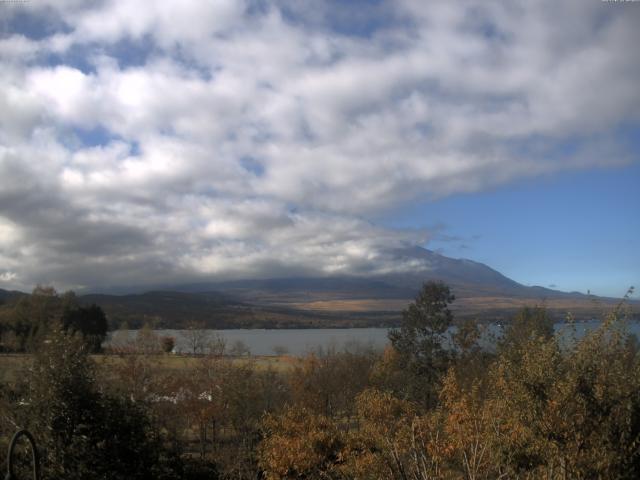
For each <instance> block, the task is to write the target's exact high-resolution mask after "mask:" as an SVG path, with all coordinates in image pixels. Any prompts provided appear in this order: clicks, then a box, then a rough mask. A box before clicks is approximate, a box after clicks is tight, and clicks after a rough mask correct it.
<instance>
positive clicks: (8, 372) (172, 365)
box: [0, 354, 300, 383]
mask: <svg viewBox="0 0 640 480" xmlns="http://www.w3.org/2000/svg"><path fill="white" fill-rule="evenodd" d="M91 358H92V359H93V360H94V361H95V362H96V363H97V364H98V365H100V366H103V367H110V366H117V365H118V364H120V363H122V361H123V358H122V357H121V356H119V355H91ZM147 358H148V359H149V360H150V361H151V362H153V364H154V365H155V366H157V367H158V368H160V369H161V370H165V371H180V370H190V369H192V368H195V367H196V366H197V364H198V362H199V361H200V360H201V358H202V357H194V356H186V355H148V356H147ZM31 360H32V356H31V355H29V354H2V355H0V382H3V383H4V382H14V381H16V380H17V379H18V378H20V376H21V375H22V373H21V372H22V371H24V370H25V369H26V368H27V367H28V366H29V363H30V362H31ZM299 361H300V360H299V359H298V358H296V357H290V356H288V355H282V356H253V357H243V358H233V359H232V362H233V363H234V364H236V365H242V364H247V363H250V362H253V364H254V365H255V368H256V369H257V370H259V371H264V370H269V369H271V370H275V371H278V372H288V371H291V370H292V369H293V368H294V367H295V365H296V364H297V363H298V362H299Z"/></svg>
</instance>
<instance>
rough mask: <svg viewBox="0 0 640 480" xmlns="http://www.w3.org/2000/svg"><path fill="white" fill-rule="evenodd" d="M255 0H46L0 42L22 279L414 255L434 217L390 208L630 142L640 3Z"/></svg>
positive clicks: (383, 266) (315, 268)
mask: <svg viewBox="0 0 640 480" xmlns="http://www.w3.org/2000/svg"><path fill="white" fill-rule="evenodd" d="M250 7H251V6H250V5H249V4H247V3H244V2H240V1H234V0H230V1H221V2H216V3H214V4H209V3H208V2H197V1H193V2H182V1H181V2H177V1H175V2H174V1H165V2H160V3H157V4H155V3H154V4H144V3H140V4H138V3H132V2H126V1H117V0H110V1H105V2H96V3H90V4H85V3H84V2H74V1H72V2H37V4H36V2H33V3H32V4H29V6H28V7H25V8H27V10H28V13H29V14H30V15H32V16H34V18H39V19H40V21H41V22H46V21H47V20H46V19H51V20H50V24H51V25H52V26H53V27H52V29H51V32H49V33H48V36H47V35H45V38H41V37H42V35H40V36H34V35H33V34H32V33H33V32H29V31H27V29H26V27H25V31H24V32H20V31H17V32H14V33H12V34H11V35H8V36H6V37H5V38H2V39H0V58H1V60H0V62H1V66H2V67H3V68H2V73H0V171H1V172H2V173H3V177H1V178H0V220H3V219H4V220H3V221H5V222H10V223H11V224H12V225H14V226H13V227H11V228H12V230H11V231H12V232H13V231H16V232H20V235H21V238H22V245H21V246H17V245H16V243H15V242H9V241H7V240H5V241H1V240H0V259H1V260H3V261H5V260H6V261H8V260H7V259H11V258H14V259H15V258H18V259H19V260H13V263H11V264H10V268H11V271H12V272H17V273H16V275H17V277H16V278H20V279H21V280H20V281H23V282H26V284H28V282H32V283H36V282H38V281H56V282H59V283H60V284H63V285H64V284H67V285H71V284H98V283H100V284H113V283H118V282H123V283H126V284H133V283H157V282H159V281H160V277H171V278H175V279H184V280H187V279H189V278H192V277H201V276H207V275H221V276H223V275H225V276H243V275H246V276H253V275H259V276H269V275H271V274H273V275H277V274H285V273H287V272H306V273H315V274H329V273H350V272H351V273H354V272H355V273H357V272H364V271H372V270H373V271H387V270H389V269H393V268H394V267H395V268H400V269H402V268H405V267H406V266H403V265H398V264H397V263H394V260H393V256H391V255H389V254H388V252H389V251H391V250H393V249H394V248H399V247H402V246H405V245H411V244H420V243H423V242H424V241H426V239H427V237H428V235H427V232H422V231H420V232H416V231H402V230H393V229H386V228H382V227H378V226H375V225H372V224H370V223H369V222H368V221H367V220H366V219H367V218H368V217H369V216H371V215H373V214H375V213H377V212H379V211H380V210H381V209H386V210H389V209H393V208H398V207H399V206H402V205H403V204H404V203H405V202H410V201H411V200H414V199H416V198H425V197H427V198H428V197H432V198H435V197H440V196H446V195H451V194H455V193H458V192H467V191H476V190H482V189H484V188H488V187H491V186H493V185H496V184H499V183H505V182H509V181H511V180H513V179H516V178H520V177H523V176H530V175H538V174H541V173H546V172H554V171H559V170H563V169H573V168H586V167H591V166H601V165H607V164H611V163H615V162H624V161H628V157H629V152H628V151H627V150H625V147H624V145H621V144H620V142H619V141H618V140H617V138H616V129H617V128H618V127H620V126H623V125H625V124H637V122H638V121H639V120H640V93H639V91H638V89H637V83H638V80H639V79H640V63H638V62H634V61H631V57H630V56H629V53H628V49H625V48H621V45H635V44H637V43H638V42H639V41H640V37H639V35H640V34H639V33H638V32H639V31H638V29H637V28H636V26H637V24H638V21H639V20H640V9H637V8H623V7H620V6H612V5H608V4H601V3H600V2H593V3H592V4H588V5H585V4H584V2H578V1H571V2H563V3H562V4H561V5H560V4H557V2H546V1H545V2H533V3H531V2H518V3H512V4H509V5H506V4H504V3H503V2H473V1H469V2H464V3H462V4H453V3H451V2H430V3H429V4H428V5H427V4H425V3H424V2H412V1H397V2H383V3H382V4H381V5H379V6H377V7H376V8H372V9H371V11H368V12H361V13H362V15H361V16H360V17H358V18H367V19H368V21H369V22H370V23H371V25H364V26H362V27H363V28H362V29H360V30H362V31H360V30H359V29H358V25H356V24H355V23H354V22H356V23H357V19H353V18H350V17H349V12H350V10H349V9H350V8H351V7H348V6H344V7H341V8H338V9H335V8H329V7H328V6H327V5H324V4H322V3H318V2H312V4H311V6H310V5H309V4H308V3H307V4H306V7H305V8H302V7H301V6H300V4H298V3H296V2H285V1H282V2H277V3H269V4H268V5H266V6H265V5H263V8H258V7H257V6H256V5H253V6H252V7H251V8H250ZM307 7H308V8H307ZM351 25H353V26H352V28H351ZM345 26H346V27H345ZM16 29H17V30H20V28H18V27H16ZM350 30H351V31H350ZM136 52H137V53H136ZM134 57H136V58H134ZM587 137H589V138H592V139H595V140H592V141H590V142H586V141H585V140H584V138H587ZM565 144H570V145H572V147H573V148H571V149H569V150H575V152H576V153H573V154H571V155H570V154H560V153H558V152H562V151H563V149H562V147H563V145H565ZM7 224H8V223H7ZM97 272H100V273H99V275H98V274H97ZM12 278H14V277H12Z"/></svg>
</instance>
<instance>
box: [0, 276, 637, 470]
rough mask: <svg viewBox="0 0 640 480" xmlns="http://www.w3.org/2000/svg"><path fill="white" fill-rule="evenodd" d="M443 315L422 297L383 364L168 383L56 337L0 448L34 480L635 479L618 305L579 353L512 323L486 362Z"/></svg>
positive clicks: (205, 359)
mask: <svg viewBox="0 0 640 480" xmlns="http://www.w3.org/2000/svg"><path fill="white" fill-rule="evenodd" d="M454 300H455V298H454V296H453V295H452V294H451V292H450V290H449V288H448V287H447V286H446V285H444V284H442V283H437V282H430V283H427V284H425V285H424V287H423V289H422V290H421V292H420V294H419V295H418V297H417V298H416V299H415V301H414V302H413V303H412V304H411V305H409V307H408V308H407V309H406V310H405V311H404V312H403V319H402V323H401V326H400V328H398V329H395V330H392V331H391V332H390V334H389V345H388V347H387V348H386V349H385V350H384V351H383V352H379V351H376V350H374V349H372V348H369V347H366V346H362V345H351V346H349V347H346V348H345V349H343V350H339V351H338V350H336V349H328V350H327V349H325V350H317V351H315V352H313V353H310V354H308V355H306V356H305V357H303V358H288V357H283V358H282V359H281V361H282V362H284V363H286V365H288V368H286V369H275V368H271V367H265V366H264V365H263V364H261V363H260V362H259V361H258V360H256V359H251V358H249V359H242V360H239V359H237V358H233V357H230V356H228V355H225V351H224V346H222V347H221V348H219V349H217V350H215V351H211V352H209V353H207V354H204V355H200V356H197V357H193V358H192V359H191V360H190V363H189V364H188V365H186V366H184V367H182V368H170V367H168V366H167V364H166V363H164V362H163V357H162V356H159V355H155V354H139V355H121V356H114V358H113V359H112V360H111V361H110V362H105V361H103V362H97V361H96V359H95V358H96V357H91V356H89V353H90V352H91V344H90V343H88V342H87V341H86V339H85V338H83V336H82V335H78V334H73V333H72V331H73V330H72V329H70V328H65V327H64V325H63V324H62V323H60V322H58V323H55V324H54V325H53V326H52V327H51V328H50V329H49V330H48V331H47V332H46V334H45V336H44V337H43V338H44V340H43V341H42V342H41V343H40V345H41V346H40V347H39V348H38V349H37V350H36V351H34V355H33V361H32V362H31V363H30V364H29V365H28V366H27V367H26V370H25V372H24V374H23V375H19V376H18V378H17V380H16V381H13V382H5V383H4V384H3V385H2V386H1V387H0V438H1V439H2V440H0V442H1V441H6V439H7V438H8V435H9V434H10V433H11V432H12V431H13V430H14V429H15V428H17V427H18V426H21V427H23V426H26V427H27V428H30V429H32V430H33V431H34V433H35V434H36V437H37V438H38V440H39V441H40V442H41V448H42V451H43V458H44V465H43V467H44V473H45V478H71V479H75V478H77V479H80V478H83V479H91V478H101V479H103V478H108V479H119V478H140V479H143V478H160V479H174V478H175V479H177V478H186V479H200V478H202V479H204V478H208V479H217V478H219V479H222V478H224V479H227V478H228V479H231V478H235V479H250V478H251V479H256V478H263V479H372V480H373V479H398V480H409V479H415V480H418V479H496V478H502V479H507V478H509V479H511V478H513V479H525V478H526V479H592V478H607V479H635V478H640V353H639V349H638V344H637V339H636V337H634V336H633V335H630V334H629V333H628V332H627V331H626V329H625V309H624V305H623V303H621V305H620V306H619V307H618V308H616V309H615V310H614V311H612V312H611V313H610V314H609V315H607V316H606V318H604V319H603V321H602V323H601V325H600V327H599V328H597V329H595V330H593V331H591V332H588V333H586V334H585V335H584V336H582V335H579V334H578V330H577V326H576V325H575V324H573V322H571V319H570V318H569V319H568V321H567V324H566V326H565V327H564V330H563V332H562V333H561V334H558V333H557V332H554V328H553V322H552V321H551V319H550V318H549V316H548V315H547V313H546V311H545V310H544V309H543V308H538V307H532V308H525V309H523V310H521V311H520V312H519V313H518V314H517V315H516V316H515V317H514V318H513V319H512V321H511V322H510V323H509V324H508V325H507V326H506V327H505V329H504V331H503V332H502V333H501V334H499V335H497V337H496V338H495V339H494V341H493V342H492V343H491V346H490V348H487V347H486V346H481V337H482V333H483V332H482V327H481V326H480V325H478V324H476V323H474V322H471V321H467V322H465V323H463V324H457V325H455V331H454V332H453V333H452V332H451V329H450V327H451V326H452V324H454V318H453V314H452V312H451V310H450V308H449V307H450V305H451V303H452V302H453V301H454ZM34 309H35V307H34ZM34 311H37V309H35V310H34ZM0 448H4V446H3V445H0ZM0 451H2V450H0Z"/></svg>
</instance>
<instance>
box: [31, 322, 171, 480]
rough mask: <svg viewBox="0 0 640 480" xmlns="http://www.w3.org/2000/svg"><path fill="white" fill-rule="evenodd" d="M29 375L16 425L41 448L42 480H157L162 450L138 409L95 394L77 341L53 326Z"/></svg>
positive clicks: (89, 363)
mask: <svg viewBox="0 0 640 480" xmlns="http://www.w3.org/2000/svg"><path fill="white" fill-rule="evenodd" d="M29 373H30V374H29V375H28V378H27V379H26V380H27V384H26V385H27V387H26V388H27V396H26V402H25V407H24V411H23V412H21V413H22V414H23V415H24V418H23V419H21V420H22V422H20V423H22V424H25V425H26V426H27V427H29V428H30V429H31V430H33V431H34V433H35V435H36V437H37V438H38V441H39V442H40V445H41V446H42V447H44V448H43V451H44V452H45V458H44V462H43V465H44V467H45V472H44V473H45V476H46V478H66V479H87V478H102V479H114V480H115V479H121V478H131V479H146V478H159V477H161V476H162V474H161V472H160V471H159V469H160V468H161V464H162V461H161V459H160V456H161V454H162V453H163V448H162V445H161V443H160V441H159V440H160V439H159V438H158V437H157V435H155V434H154V433H153V432H152V429H151V426H150V422H149V419H148V417H147V415H146V412H145V411H144V410H143V407H142V404H136V403H134V402H132V401H131V400H130V399H128V398H126V397H115V396H111V395H109V394H107V393H105V392H103V391H102V390H101V388H100V386H99V385H98V382H97V380H96V374H95V366H94V364H93V362H92V361H91V359H90V358H89V357H88V348H87V346H86V344H84V342H83V341H82V339H81V338H80V337H79V336H77V335H74V336H71V335H69V334H67V333H65V332H64V330H62V328H60V327H59V326H54V327H53V328H52V332H51V333H50V334H49V335H48V336H47V339H46V342H44V343H43V347H42V349H41V350H40V351H39V352H38V353H37V354H36V356H35V359H34V362H33V365H32V366H31V368H30V372H29Z"/></svg>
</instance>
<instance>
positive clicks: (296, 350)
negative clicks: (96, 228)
mask: <svg viewBox="0 0 640 480" xmlns="http://www.w3.org/2000/svg"><path fill="white" fill-rule="evenodd" d="M599 325H600V321H597V320H594V321H590V322H578V323H576V333H577V336H578V338H580V337H581V336H583V335H584V334H585V333H586V332H588V331H590V330H593V329H594V328H597V327H598V326H599ZM566 327H567V325H566V324H564V323H558V324H556V326H555V328H556V331H557V332H563V331H564V330H563V329H566ZM500 330H501V327H500V326H498V325H495V324H494V325H491V326H490V327H489V329H488V330H487V333H488V335H485V342H489V341H490V340H488V338H490V335H497V334H499V333H500ZM388 331H389V329H388V328H326V329H320V328H317V329H315V328H314V329H286V330H284V329H283V330H265V329H251V330H247V329H237V330H206V331H205V332H206V336H207V340H208V341H213V340H215V339H216V338H217V337H218V336H219V337H220V338H223V339H224V341H225V342H226V345H227V348H231V347H233V346H234V344H236V343H237V342H242V343H243V344H244V345H246V346H247V347H248V348H249V350H250V352H251V354H252V355H274V354H276V352H278V353H284V352H286V353H289V354H291V355H304V354H305V353H308V352H310V351H313V350H317V349H318V348H322V349H329V348H335V349H338V350H342V349H344V348H345V347H349V346H354V345H365V346H371V347H373V348H377V349H382V348H384V346H385V345H386V344H387V342H388V340H387V333H388ZM451 331H454V329H453V328H452V329H451ZM628 331H629V332H631V333H633V334H635V335H636V337H638V338H640V322H629V323H628ZM154 333H155V334H156V335H158V336H161V337H163V336H167V337H174V338H175V340H176V348H175V351H176V352H177V353H188V352H189V351H190V348H189V339H188V338H189V337H188V335H189V331H188V330H155V331H154ZM114 334H115V336H114ZM137 334H138V330H121V331H118V332H110V334H109V337H108V338H107V341H106V342H105V346H119V345H123V344H124V343H126V342H127V341H132V340H134V339H135V338H136V336H137Z"/></svg>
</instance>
